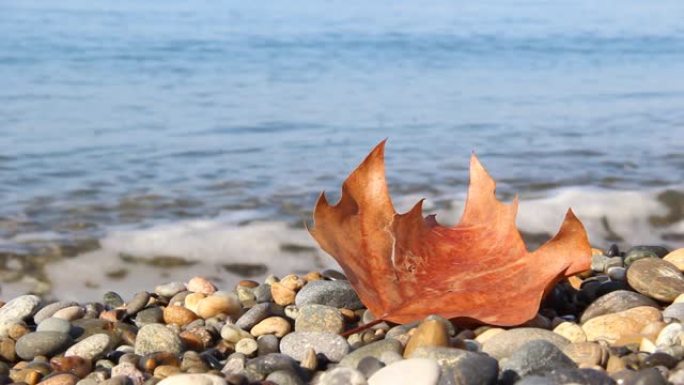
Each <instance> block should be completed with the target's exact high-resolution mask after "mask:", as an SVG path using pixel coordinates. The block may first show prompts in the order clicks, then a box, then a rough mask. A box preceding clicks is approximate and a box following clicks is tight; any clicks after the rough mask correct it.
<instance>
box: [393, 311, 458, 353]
mask: <svg viewBox="0 0 684 385" xmlns="http://www.w3.org/2000/svg"><path fill="white" fill-rule="evenodd" d="M424 346H449V333H448V330H447V328H446V326H445V325H444V322H443V321H441V320H436V319H432V320H431V319H426V320H424V321H423V322H421V323H420V325H418V327H417V328H416V330H415V331H414V333H413V335H412V336H411V337H410V338H409V340H408V342H407V343H406V347H405V348H404V357H410V356H411V353H413V351H414V350H416V349H418V348H420V347H424Z"/></svg>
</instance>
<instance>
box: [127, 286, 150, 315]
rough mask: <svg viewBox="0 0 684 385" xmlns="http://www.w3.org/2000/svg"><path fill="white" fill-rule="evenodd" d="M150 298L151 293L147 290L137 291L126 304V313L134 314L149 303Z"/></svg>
mask: <svg viewBox="0 0 684 385" xmlns="http://www.w3.org/2000/svg"><path fill="white" fill-rule="evenodd" d="M149 300H150V293H148V292H146V291H141V292H139V293H137V294H136V295H134V296H133V298H132V299H131V300H130V302H128V304H127V305H126V314H128V315H133V314H135V313H137V312H139V311H140V310H142V309H143V308H145V306H146V305H147V302H148V301H149Z"/></svg>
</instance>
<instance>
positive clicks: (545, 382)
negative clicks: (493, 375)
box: [515, 369, 646, 385]
mask: <svg viewBox="0 0 684 385" xmlns="http://www.w3.org/2000/svg"><path fill="white" fill-rule="evenodd" d="M515 385H615V380H613V379H612V378H610V377H609V376H608V375H607V374H606V373H605V372H603V371H598V370H594V369H556V370H553V371H551V372H549V373H546V374H545V375H543V376H540V375H531V376H526V377H524V378H523V379H521V380H520V381H518V382H516V383H515ZM642 385H646V384H642Z"/></svg>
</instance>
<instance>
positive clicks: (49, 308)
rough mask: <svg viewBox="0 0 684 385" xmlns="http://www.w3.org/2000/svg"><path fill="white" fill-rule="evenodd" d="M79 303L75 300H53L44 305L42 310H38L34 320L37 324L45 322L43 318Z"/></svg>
mask: <svg viewBox="0 0 684 385" xmlns="http://www.w3.org/2000/svg"><path fill="white" fill-rule="evenodd" d="M74 305H78V304H77V303H76V302H73V301H60V302H53V303H51V304H49V305H46V306H43V307H42V308H41V309H40V310H38V311H37V312H36V314H35V315H34V316H33V322H35V323H36V325H37V324H39V323H41V322H43V320H45V319H47V318H50V317H52V316H53V315H54V314H55V313H56V312H57V311H58V310H61V309H64V308H66V307H69V306H74Z"/></svg>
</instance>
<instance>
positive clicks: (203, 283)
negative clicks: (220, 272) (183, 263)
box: [185, 277, 216, 295]
mask: <svg viewBox="0 0 684 385" xmlns="http://www.w3.org/2000/svg"><path fill="white" fill-rule="evenodd" d="M185 286H186V287H187V288H188V290H189V291H191V292H193V293H202V294H206V295H210V294H213V293H214V292H216V286H214V284H213V283H211V281H209V280H208V279H206V278H204V277H193V278H192V279H190V280H189V281H188V283H187V285H185Z"/></svg>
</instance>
